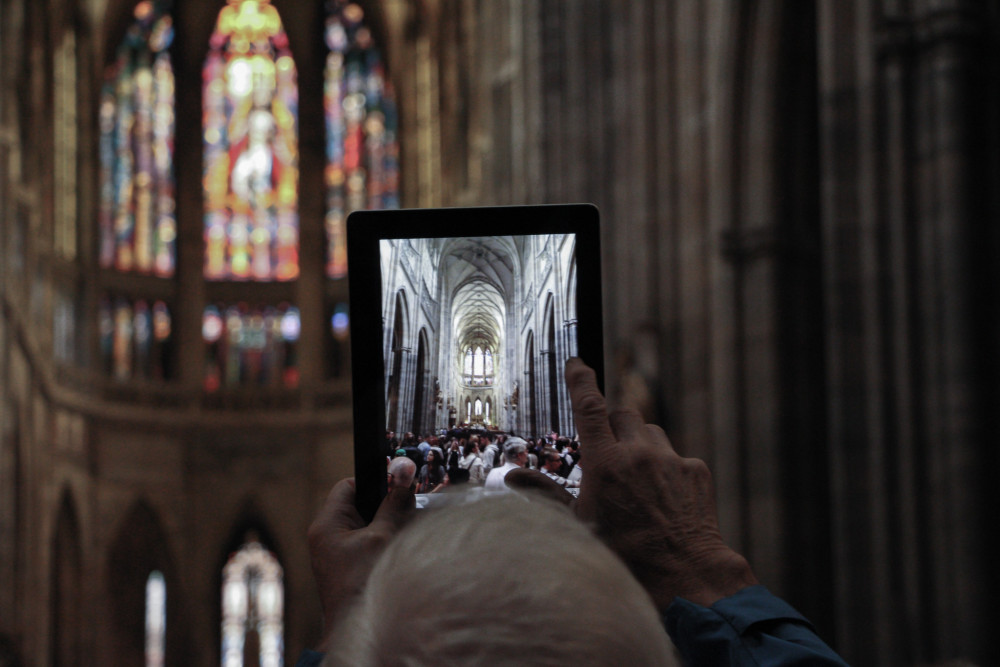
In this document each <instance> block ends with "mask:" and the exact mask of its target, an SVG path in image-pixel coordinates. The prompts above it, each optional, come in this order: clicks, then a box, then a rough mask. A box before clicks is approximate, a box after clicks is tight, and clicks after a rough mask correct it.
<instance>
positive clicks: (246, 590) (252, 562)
mask: <svg viewBox="0 0 1000 667" xmlns="http://www.w3.org/2000/svg"><path fill="white" fill-rule="evenodd" d="M283 615H284V587H283V584H282V569H281V565H280V564H279V563H278V559H277V558H275V556H274V554H272V553H271V552H270V551H268V550H267V549H265V548H264V546H263V545H261V543H260V542H257V541H256V540H253V539H250V540H248V541H247V542H246V543H245V544H244V545H243V546H242V547H240V549H239V550H238V551H237V552H236V553H235V554H233V555H232V556H231V557H230V559H229V561H228V562H227V563H226V566H225V568H224V569H223V572H222V667H243V664H244V661H243V659H244V656H245V655H253V656H254V658H253V659H252V662H253V664H258V665H260V667H278V666H279V665H281V664H282V660H283V658H282V656H283V653H284V638H283V631H284V630H283V620H282V619H283Z"/></svg>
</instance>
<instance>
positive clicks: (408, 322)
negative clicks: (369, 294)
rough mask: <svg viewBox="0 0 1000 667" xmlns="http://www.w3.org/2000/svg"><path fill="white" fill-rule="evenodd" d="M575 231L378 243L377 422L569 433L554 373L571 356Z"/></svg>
mask: <svg viewBox="0 0 1000 667" xmlns="http://www.w3.org/2000/svg"><path fill="white" fill-rule="evenodd" d="M574 236H575V235H573V234H545V235H541V234H534V235H526V236H489V237H480V236H469V237H460V238H422V239H386V240H383V241H382V242H381V244H382V247H381V251H382V259H381V266H380V268H381V271H382V276H383V277H382V312H383V315H382V320H383V322H386V323H392V326H385V327H384V335H383V339H384V348H383V359H385V360H386V363H385V375H386V378H385V383H386V423H385V428H386V429H388V430H391V431H393V432H395V433H400V434H402V433H407V432H410V433H414V434H417V435H419V434H423V433H440V432H441V431H445V430H448V429H453V428H456V427H461V428H473V429H487V430H491V431H497V432H503V433H515V434H523V435H524V436H525V437H532V438H534V437H538V436H544V435H546V434H548V433H551V432H555V433H561V434H565V433H568V434H570V435H571V436H572V435H573V434H575V433H576V431H575V429H574V426H573V420H572V410H571V409H570V404H569V402H568V395H567V391H566V388H565V381H564V378H563V377H562V374H561V370H562V367H563V366H564V365H565V363H566V360H567V359H569V358H570V357H572V356H577V354H578V349H577V345H576V328H577V326H578V322H577V309H576V304H577V293H576V245H575V244H576V240H575V238H574ZM557 322H558V323H559V324H557ZM536 331H537V332H538V335H537V336H536V333H535V332H536ZM536 338H537V340H538V344H539V347H538V350H537V353H536ZM411 355H412V358H411ZM536 361H538V362H539V363H538V364H537V366H536ZM522 384H523V385H524V392H523V394H522V392H521V385H522Z"/></svg>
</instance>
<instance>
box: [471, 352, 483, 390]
mask: <svg viewBox="0 0 1000 667" xmlns="http://www.w3.org/2000/svg"><path fill="white" fill-rule="evenodd" d="M482 379H483V348H481V347H477V348H476V351H475V352H473V353H472V380H473V382H481V381H482Z"/></svg>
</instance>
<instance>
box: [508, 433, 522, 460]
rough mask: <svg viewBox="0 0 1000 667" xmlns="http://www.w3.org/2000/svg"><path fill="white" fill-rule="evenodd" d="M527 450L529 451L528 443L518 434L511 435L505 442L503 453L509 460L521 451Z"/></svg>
mask: <svg viewBox="0 0 1000 667" xmlns="http://www.w3.org/2000/svg"><path fill="white" fill-rule="evenodd" d="M526 451H528V443H527V442H525V441H524V440H522V439H521V438H518V437H517V436H511V437H509V438H507V439H506V440H505V441H504V443H503V455H504V458H505V459H506V460H508V461H510V460H511V459H513V458H514V457H516V456H517V455H518V454H520V453H521V452H526Z"/></svg>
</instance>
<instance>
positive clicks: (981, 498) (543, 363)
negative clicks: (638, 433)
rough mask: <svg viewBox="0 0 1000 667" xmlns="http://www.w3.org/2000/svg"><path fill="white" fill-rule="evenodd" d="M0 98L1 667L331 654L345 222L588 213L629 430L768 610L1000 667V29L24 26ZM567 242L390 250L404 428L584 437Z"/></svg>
mask: <svg viewBox="0 0 1000 667" xmlns="http://www.w3.org/2000/svg"><path fill="white" fill-rule="evenodd" d="M0 89H2V90H3V93H4V94H3V95H0V664H17V665H46V664H51V665H83V666H88V665H109V664H134V665H141V664H146V665H157V664H168V665H174V664H183V665H194V666H197V667H202V666H204V667H208V666H209V665H219V664H226V665H253V664H261V665H270V664H281V663H282V662H284V663H285V664H291V663H292V661H293V660H294V659H295V657H296V655H297V653H298V652H299V650H300V649H301V648H303V647H307V646H314V645H315V644H316V643H317V641H318V639H319V637H318V634H319V632H320V627H321V625H320V619H319V616H320V609H319V602H318V598H317V596H316V593H315V590H314V589H313V582H312V576H311V573H310V567H309V558H308V554H307V545H306V540H305V535H306V530H307V527H308V525H309V522H310V520H311V518H312V516H313V514H314V512H315V511H316V509H317V508H318V507H319V506H320V504H321V503H322V501H323V499H324V498H325V497H326V494H327V492H328V490H329V488H330V487H331V486H332V485H333V484H334V483H335V482H336V481H337V480H339V479H341V478H343V477H346V476H349V475H351V474H352V472H353V460H352V450H351V434H352V428H353V424H352V423H351V420H352V417H351V415H352V410H351V387H350V380H349V378H350V376H351V369H350V349H351V344H352V342H351V340H350V337H349V335H348V332H349V330H350V327H349V324H350V321H349V315H350V313H349V308H348V294H349V290H348V277H347V273H346V272H347V269H348V267H347V266H346V264H345V253H344V218H345V216H346V215H347V214H348V213H350V212H351V211H352V210H356V209H359V208H369V207H437V206H449V207H452V206H458V207H460V206H474V205H507V204H546V203H565V202H593V203H594V204H596V205H597V206H598V208H599V209H600V212H601V249H602V267H601V269H602V271H601V272H602V275H603V276H604V290H605V291H604V294H603V304H604V313H605V321H604V323H603V324H604V332H605V335H604V339H605V341H606V350H607V358H606V360H605V367H606V374H605V377H606V385H607V390H608V394H609V398H610V399H611V400H612V401H614V402H623V403H627V404H631V405H633V406H636V407H637V408H638V409H640V410H641V411H642V412H643V413H644V414H645V415H646V416H647V418H648V419H649V420H650V421H654V422H657V423H660V424H662V425H663V426H664V427H665V429H666V430H667V432H668V433H669V434H670V437H671V440H672V442H673V444H674V445H675V447H676V448H677V449H678V450H679V451H680V452H681V453H682V454H683V455H686V456H695V457H699V458H702V459H704V460H706V461H707V462H708V464H709V466H710V467H711V469H712V472H713V475H714V479H715V483H716V489H717V504H718V508H719V514H720V524H721V525H720V527H721V530H722V533H723V535H724V536H725V538H726V539H727V541H729V542H730V543H731V544H732V545H733V546H734V547H735V548H736V549H738V550H739V551H740V552H741V553H744V554H745V555H746V556H747V558H748V559H749V561H750V562H751V563H752V564H753V567H754V569H755V571H756V573H757V574H758V576H759V578H760V579H761V581H763V582H765V583H766V584H767V585H768V587H769V588H771V589H772V590H773V591H775V592H777V593H778V594H780V595H782V596H783V597H785V598H786V599H788V600H789V601H790V602H791V603H792V604H793V605H794V606H795V607H797V608H798V609H799V610H800V611H802V612H803V613H804V614H805V615H806V616H807V617H808V618H810V620H812V621H813V622H814V623H815V625H816V626H817V628H818V629H819V631H820V633H821V634H822V635H823V636H824V638H826V639H828V640H829V641H830V643H831V645H833V646H834V647H836V649H837V650H838V651H839V652H840V653H841V654H842V655H843V656H844V657H845V659H846V660H847V661H848V662H849V663H850V664H853V665H859V666H861V667H865V666H869V665H891V666H896V665H899V666H915V665H927V664H934V663H942V662H944V661H947V660H952V659H966V660H970V661H972V662H973V663H974V664H979V665H991V664H1000V647H998V644H997V642H996V641H995V639H993V634H994V628H993V619H994V618H995V616H996V614H995V613H994V610H995V607H996V599H997V597H998V596H1000V574H998V572H1000V570H998V568H996V566H995V563H997V562H1000V547H998V546H997V544H995V542H996V540H991V539H989V538H990V537H991V536H992V534H993V533H994V532H995V523H996V516H997V515H998V513H1000V484H997V483H996V481H997V480H996V477H997V472H996V471H997V470H1000V459H998V453H997V452H998V448H997V447H996V445H995V438H996V435H995V433H996V426H995V422H996V417H995V415H996V412H997V410H996V405H997V399H998V396H1000V373H998V372H997V364H996V360H997V359H1000V350H998V349H997V348H998V342H1000V325H998V318H997V313H998V312H1000V310H998V307H997V303H998V298H997V297H998V289H1000V288H998V286H1000V276H998V270H1000V269H998V267H1000V262H998V261H997V258H998V256H1000V225H997V224H994V223H995V221H996V220H997V218H998V214H1000V188H998V187H996V184H997V182H998V180H1000V134H998V132H997V123H996V119H997V118H1000V1H998V0H934V1H933V2H932V1H930V0H897V1H889V0H854V1H853V2H847V1H845V0H813V1H808V2H807V1H802V0H756V1H755V2H733V1H730V0H630V1H628V2H624V1H622V2H609V1H607V0H573V1H572V2H570V1H566V0H495V1H494V0H490V1H489V2H482V1H478V0H378V1H375V0H172V1H167V0H142V1H139V0H0ZM470 235H471V236H475V234H473V233H470ZM414 236H415V237H416V236H419V234H416V233H415V234H414ZM545 243H548V245H544V243H543V240H542V239H539V238H531V239H529V240H525V239H500V240H495V241H490V242H481V241H474V240H471V241H461V242H455V241H436V242H434V243H432V244H429V245H431V246H433V247H429V248H428V249H427V250H428V252H426V253H423V252H419V251H421V248H419V247H418V246H419V243H417V244H402V245H397V246H393V247H390V248H388V249H387V250H386V257H387V262H386V265H385V267H384V269H383V270H384V273H383V275H384V276H385V277H386V280H385V283H384V284H385V285H386V290H387V293H386V298H385V300H384V303H383V304H382V308H383V317H384V322H385V323H386V326H385V338H384V339H383V340H382V341H381V345H382V350H383V353H384V355H385V358H386V359H387V360H388V363H387V368H389V369H390V371H391V373H392V374H391V375H390V378H389V382H388V383H387V386H386V391H387V395H389V397H390V399H391V400H390V401H389V404H390V406H391V410H390V412H389V414H387V415H386V417H387V425H388V426H395V427H396V428H397V429H398V430H407V429H409V428H412V429H414V430H424V429H427V428H434V427H442V426H447V425H448V424H450V423H452V421H454V423H456V424H460V423H464V422H468V423H471V424H474V425H483V426H487V427H494V428H498V429H505V430H515V431H523V432H529V431H536V432H542V431H546V430H548V429H555V430H558V431H560V432H570V431H572V426H573V425H572V423H571V421H570V419H571V415H570V414H568V413H567V411H566V410H565V409H564V408H562V407H559V406H557V405H552V404H548V403H546V402H545V401H544V400H542V399H541V398H540V397H541V396H549V395H550V394H551V392H549V393H546V391H547V390H548V388H550V387H555V388H556V392H557V393H558V392H560V391H564V389H563V388H562V378H561V373H562V369H561V367H560V364H559V360H561V359H562V358H564V357H565V356H566V355H568V354H571V353H572V350H573V345H574V330H573V328H574V326H575V314H574V313H573V312H572V308H571V306H570V304H571V303H572V300H571V299H568V297H567V295H568V293H569V291H570V290H571V289H572V286H573V284H574V281H575V273H574V271H575V270H578V271H581V272H585V271H587V270H588V267H586V266H579V267H575V268H574V265H573V263H572V261H571V260H570V257H571V253H570V251H571V248H570V247H569V246H570V244H569V242H568V240H567V239H557V238H552V239H549V240H548V241H545ZM532 244H535V245H534V246H532ZM538 244H541V245H538ZM411 251H412V252H411ZM529 254H534V255H535V256H536V257H537V256H538V255H539V254H541V255H543V256H547V257H548V258H549V259H550V260H551V266H550V268H549V269H547V273H545V275H541V273H542V272H541V271H540V270H538V269H537V268H529V267H528V266H527V264H526V262H525V259H526V258H527V257H528V255H529ZM411 255H412V256H413V257H417V258H419V257H425V258H426V259H424V260H421V261H419V262H418V261H416V260H414V259H413V258H411V257H410V256H411ZM532 271H535V272H536V273H537V274H535V275H533V274H532ZM581 275H583V274H581ZM425 290H426V291H425ZM379 427H380V428H381V425H379ZM584 456H585V453H584Z"/></svg>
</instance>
